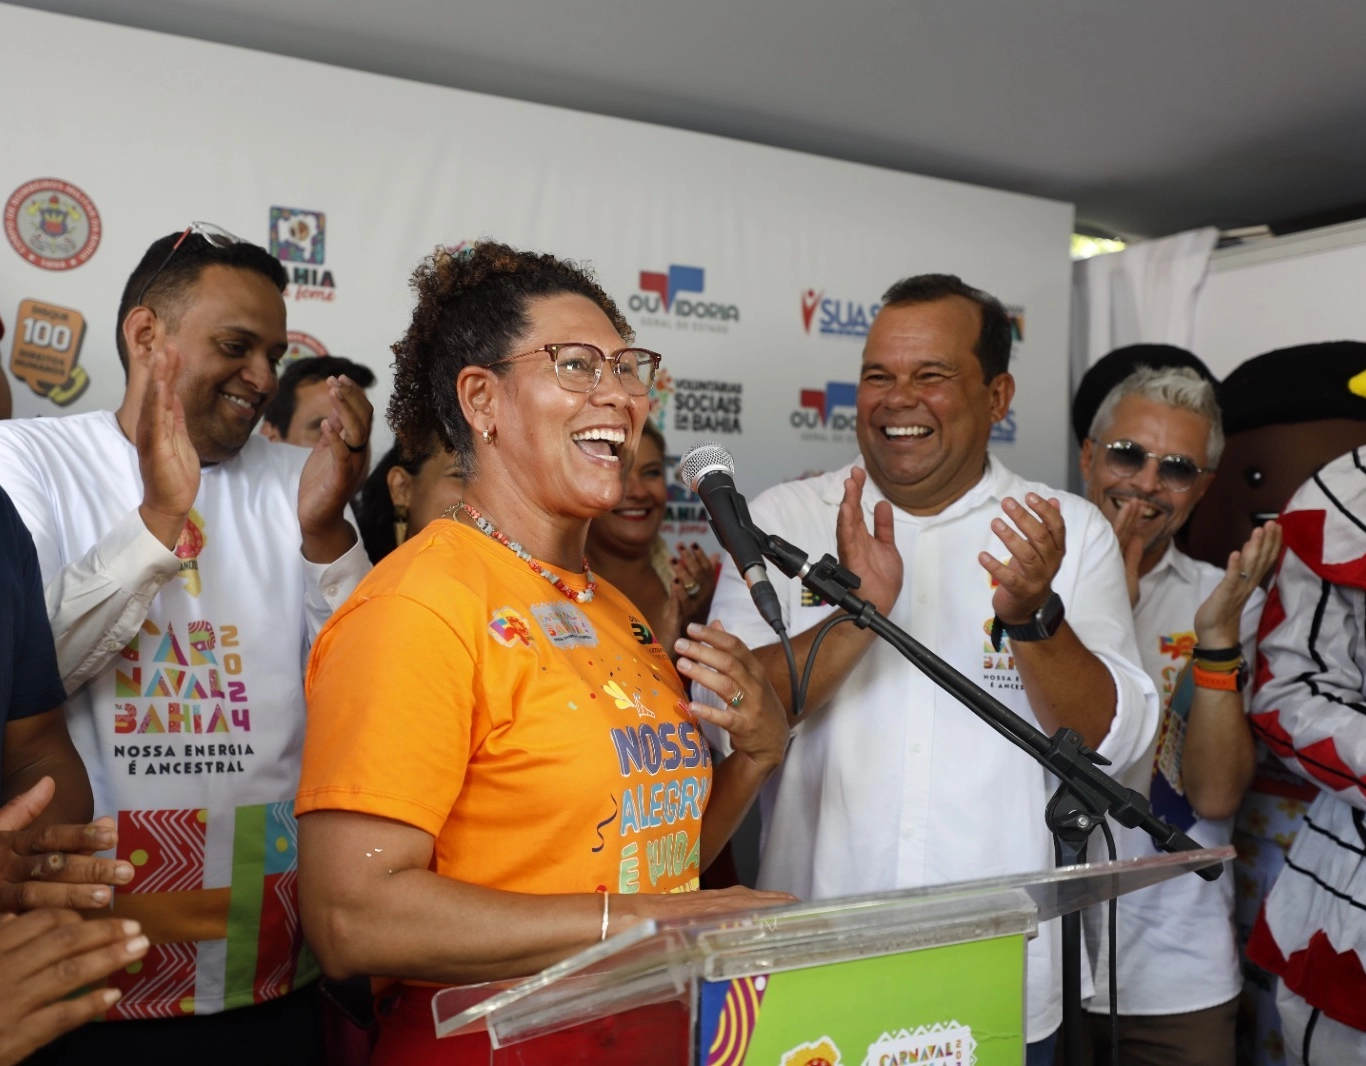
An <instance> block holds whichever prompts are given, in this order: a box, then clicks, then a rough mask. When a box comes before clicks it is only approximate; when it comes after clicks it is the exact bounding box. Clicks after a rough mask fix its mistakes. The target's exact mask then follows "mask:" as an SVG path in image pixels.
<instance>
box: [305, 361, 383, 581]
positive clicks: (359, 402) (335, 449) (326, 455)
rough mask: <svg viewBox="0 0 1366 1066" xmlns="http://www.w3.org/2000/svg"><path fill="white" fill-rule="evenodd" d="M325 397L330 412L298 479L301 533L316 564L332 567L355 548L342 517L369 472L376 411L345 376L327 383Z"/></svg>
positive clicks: (309, 554)
mask: <svg viewBox="0 0 1366 1066" xmlns="http://www.w3.org/2000/svg"><path fill="white" fill-rule="evenodd" d="M327 392H328V397H329V398H330V399H331V401H332V412H331V414H329V415H328V416H327V417H326V418H325V419H323V422H322V425H321V427H320V428H321V433H322V435H321V437H320V438H319V440H318V443H317V444H315V445H314V446H313V453H312V454H311V455H310V456H309V457H308V461H307V462H306V463H305V464H304V469H303V473H302V475H301V476H300V478H299V530H300V532H301V533H302V534H303V539H304V556H305V558H307V559H309V560H310V561H312V562H332V561H333V560H334V559H336V558H338V557H339V556H341V555H342V554H343V553H344V552H345V551H346V550H347V549H348V548H350V547H351V545H352V544H354V543H355V542H356V534H355V531H354V530H353V529H352V528H351V526H350V524H349V523H348V522H347V521H346V519H345V517H344V512H345V510H346V505H347V503H348V502H349V501H350V499H351V497H352V496H353V495H355V493H356V490H357V489H359V488H360V485H361V482H362V481H364V480H365V474H366V472H367V470H368V469H369V466H370V424H371V421H372V419H373V418H374V409H373V408H372V407H371V406H370V401H369V400H368V399H366V396H365V390H364V389H362V388H361V387H360V386H359V385H357V384H356V383H355V382H354V381H352V380H351V379H350V378H349V377H347V376H346V375H345V374H343V375H341V376H340V377H330V378H328V379H327Z"/></svg>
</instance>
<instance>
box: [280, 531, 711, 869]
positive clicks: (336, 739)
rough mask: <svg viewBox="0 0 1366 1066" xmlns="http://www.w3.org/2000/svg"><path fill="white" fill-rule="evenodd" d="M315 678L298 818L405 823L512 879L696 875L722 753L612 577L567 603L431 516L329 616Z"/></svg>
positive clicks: (453, 863) (441, 864) (576, 579)
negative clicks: (332, 813)
mask: <svg viewBox="0 0 1366 1066" xmlns="http://www.w3.org/2000/svg"><path fill="white" fill-rule="evenodd" d="M560 577H562V578H563V579H565V580H566V581H567V582H568V583H569V584H570V586H571V587H574V588H582V587H583V578H582V577H581V576H580V575H574V574H564V573H562V574H560ZM306 691H307V696H308V730H307V734H306V738H305V741H304V755H303V773H302V778H301V780H300V782H299V795H298V799H297V802H296V804H295V813H296V814H297V815H303V814H307V813H308V812H309V811H317V810H347V811H358V812H361V813H364V814H374V815H379V816H381V817H385V818H393V819H396V820H397V821H401V822H405V823H407V824H408V825H413V826H416V827H417V828H419V829H422V830H424V831H426V832H428V833H430V834H431V835H432V836H433V837H435V838H436V848H435V859H434V867H435V869H436V872H437V873H440V874H444V875H445V876H447V877H451V878H455V879H456V880H460V881H466V882H470V883H473V884H479V885H486V886H489V887H492V888H499V889H504V890H507V891H514V892H532V893H543V894H548V893H559V892H593V891H595V890H597V889H607V890H608V891H611V892H671V891H685V890H688V889H694V888H696V887H697V881H698V874H699V872H700V855H701V837H700V834H701V827H702V812H703V811H704V810H705V808H706V803H707V797H708V793H709V792H710V789H711V775H712V766H711V753H710V751H709V749H708V748H707V742H706V740H705V739H703V736H702V731H701V730H700V729H699V728H698V726H697V723H696V722H695V721H694V720H693V719H692V717H691V716H690V714H689V713H688V710H687V704H686V702H684V697H683V688H682V684H681V683H680V681H679V678H678V674H677V673H676V672H675V671H674V668H673V665H672V664H671V663H670V662H669V659H668V656H667V654H666V653H665V651H664V649H663V647H661V646H660V645H659V643H658V642H657V641H656V640H655V639H654V637H653V635H652V634H651V633H650V630H649V627H648V626H647V625H646V624H645V622H644V619H643V614H642V613H641V612H640V611H639V610H637V608H635V607H634V606H633V605H632V604H631V602H630V601H629V600H628V599H627V598H626V597H625V596H623V595H622V594H621V593H620V592H619V591H618V590H617V589H615V588H613V587H612V586H611V585H609V584H607V583H605V582H604V583H601V584H600V586H599V588H598V591H597V594H596V595H595V596H594V598H593V600H592V602H590V603H586V604H576V603H573V602H571V601H570V600H568V599H566V598H565V597H564V596H563V595H562V594H561V593H560V592H559V591H558V590H557V589H555V588H554V587H553V586H552V585H551V584H550V583H549V582H548V581H546V580H545V579H544V578H543V577H540V576H539V575H537V574H535V573H534V572H533V571H532V570H531V568H530V567H528V566H527V564H526V563H525V562H524V561H523V560H521V559H519V558H518V557H517V556H515V555H514V554H513V553H512V552H510V551H509V550H508V549H507V548H505V547H504V546H503V545H501V544H498V543H495V542H494V541H492V540H490V539H488V538H487V537H485V536H484V535H483V534H482V533H480V532H478V531H477V530H473V529H470V528H468V527H466V526H462V525H459V524H457V523H455V522H450V521H438V522H434V523H433V524H432V525H430V526H428V527H427V528H426V529H424V530H423V531H422V532H421V533H419V534H418V535H417V536H416V537H415V538H413V539H412V540H410V541H408V542H406V543H405V544H403V545H402V546H401V547H400V548H399V549H398V551H396V552H394V553H393V554H392V555H390V556H389V557H388V558H386V559H384V560H383V561H382V562H381V563H380V564H379V566H377V567H376V568H375V569H374V571H372V572H371V574H370V575H369V577H367V578H366V579H365V581H364V582H362V583H361V585H360V587H359V588H357V589H356V591H355V593H354V594H353V595H352V596H351V598H350V599H349V600H348V601H347V602H346V603H345V604H344V605H343V606H342V608H341V609H340V610H339V611H338V612H337V613H336V614H335V615H334V616H333V617H332V619H331V620H330V621H329V622H328V623H327V626H326V627H325V628H324V629H323V631H322V633H321V634H320V635H319V637H318V641H317V643H316V645H315V646H314V648H313V655H312V658H311V660H310V661H309V665H308V677H307V684H306Z"/></svg>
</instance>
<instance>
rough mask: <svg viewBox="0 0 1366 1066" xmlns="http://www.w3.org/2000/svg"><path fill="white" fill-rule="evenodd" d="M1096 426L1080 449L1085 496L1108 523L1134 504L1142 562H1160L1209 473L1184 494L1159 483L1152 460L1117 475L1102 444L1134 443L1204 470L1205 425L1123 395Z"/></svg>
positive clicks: (1194, 416) (1179, 411)
mask: <svg viewBox="0 0 1366 1066" xmlns="http://www.w3.org/2000/svg"><path fill="white" fill-rule="evenodd" d="M1096 428H1097V434H1096V435H1097V437H1098V439H1097V440H1091V439H1087V440H1086V441H1084V442H1083V443H1082V448H1081V471H1082V478H1083V479H1084V480H1085V482H1086V498H1087V499H1088V500H1090V501H1091V502H1092V503H1093V504H1095V505H1096V506H1097V507H1099V508H1100V510H1101V513H1102V514H1104V515H1105V517H1106V518H1107V519H1109V521H1110V522H1111V523H1114V522H1116V521H1117V520H1118V517H1119V514H1120V511H1121V510H1122V509H1123V508H1124V506H1125V505H1126V504H1127V503H1128V502H1129V501H1130V500H1137V501H1138V503H1139V505H1140V506H1141V508H1142V509H1141V510H1140V511H1139V514H1138V519H1137V521H1136V522H1135V524H1134V526H1133V532H1134V535H1136V536H1139V537H1141V538H1142V539H1143V556H1144V563H1145V564H1146V565H1147V566H1151V565H1152V564H1154V563H1156V562H1157V561H1158V560H1159V559H1160V558H1161V556H1162V553H1163V552H1165V551H1166V550H1167V544H1168V542H1169V541H1170V540H1171V538H1172V536H1173V535H1174V534H1175V533H1176V531H1177V530H1178V529H1180V528H1181V527H1182V526H1183V525H1184V524H1185V522H1186V519H1187V518H1189V517H1190V513H1191V511H1192V510H1194V508H1195V505H1196V504H1197V503H1199V502H1200V497H1201V496H1203V495H1204V494H1205V490H1206V489H1207V488H1208V487H1209V483H1210V475H1209V474H1204V473H1202V474H1201V475H1200V476H1199V477H1198V478H1197V480H1196V482H1195V484H1194V486H1192V487H1191V488H1190V489H1189V490H1188V491H1186V492H1173V491H1172V490H1171V489H1169V488H1166V487H1165V486H1164V485H1163V484H1162V481H1161V479H1160V477H1159V476H1158V460H1157V459H1156V458H1153V457H1149V458H1148V459H1147V461H1146V462H1145V463H1144V464H1143V467H1142V469H1141V470H1139V471H1138V472H1137V473H1136V474H1134V475H1133V476H1131V477H1122V476H1120V475H1119V474H1116V473H1115V472H1114V471H1113V470H1111V469H1110V466H1109V464H1108V463H1107V462H1106V450H1105V448H1106V445H1108V444H1112V443H1114V442H1115V441H1122V440H1127V441H1134V442H1136V443H1137V444H1138V445H1140V446H1141V447H1142V448H1143V449H1144V450H1145V451H1148V452H1151V453H1153V455H1155V456H1163V455H1184V456H1188V457H1190V458H1191V459H1192V460H1194V461H1195V464H1196V465H1197V466H1198V467H1201V468H1204V467H1205V466H1206V465H1207V459H1208V455H1209V451H1208V449H1209V422H1208V421H1207V420H1206V419H1205V417H1204V416H1203V415H1198V414H1196V413H1195V412H1193V411H1186V410H1182V409H1181V408H1178V407H1169V406H1168V405H1166V404H1164V403H1159V402H1157V401H1156V400H1149V399H1147V398H1146V397H1143V396H1125V397H1124V398H1123V399H1122V400H1120V401H1119V403H1118V404H1117V405H1116V406H1115V411H1114V415H1113V416H1112V417H1111V419H1110V424H1109V425H1107V426H1103V427H1101V426H1098V427H1096ZM1140 572H1144V571H1140Z"/></svg>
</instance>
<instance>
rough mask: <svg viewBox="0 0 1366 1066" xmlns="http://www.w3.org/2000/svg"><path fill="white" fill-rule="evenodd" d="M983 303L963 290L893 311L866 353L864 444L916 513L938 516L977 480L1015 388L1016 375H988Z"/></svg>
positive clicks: (877, 476) (891, 489) (867, 457)
mask: <svg viewBox="0 0 1366 1066" xmlns="http://www.w3.org/2000/svg"><path fill="white" fill-rule="evenodd" d="M981 331H982V315H981V311H980V310H979V309H978V307H977V305H976V304H974V303H973V302H972V301H971V300H968V299H966V298H964V297H962V296H948V297H945V298H943V299H940V300H933V301H930V302H927V303H916V304H906V305H902V306H891V307H884V308H883V309H882V310H881V311H879V312H878V315H877V317H876V318H875V319H873V325H872V328H871V329H869V331H868V341H867V344H866V345H865V346H864V349H863V367H862V370H861V372H860V376H859V385H858V399H857V403H858V424H857V429H858V441H859V449H860V451H862V453H863V458H864V462H865V463H866V464H867V466H868V473H869V476H870V477H872V479H873V481H874V482H875V483H876V484H877V486H878V488H880V489H881V490H882V492H883V495H885V496H886V497H887V498H888V499H889V500H891V501H892V502H893V503H894V504H896V505H897V506H898V507H902V508H904V509H905V510H907V511H910V512H911V513H912V514H935V513H937V512H938V511H941V510H943V509H944V508H945V507H947V506H948V505H949V504H950V503H952V502H953V501H954V500H956V499H958V498H959V497H960V496H962V495H963V494H964V493H965V492H967V491H968V489H970V488H971V487H972V486H973V485H975V484H976V483H977V482H978V481H979V480H980V479H981V477H982V473H983V470H984V469H985V464H986V453H987V442H988V440H989V439H990V438H991V427H992V424H993V423H995V422H998V421H1000V420H1001V419H1002V418H1004V417H1005V415H1006V412H1007V411H1008V410H1009V408H1010V401H1011V398H1012V397H1013V396H1014V394H1015V381H1014V379H1013V378H1012V377H1011V376H1010V375H1009V374H1008V373H1002V374H997V375H996V377H994V378H993V379H992V380H991V381H990V382H988V381H985V380H984V378H983V374H982V364H981V362H980V361H979V360H978V358H977V355H976V345H977V340H978V337H979V336H980V334H981Z"/></svg>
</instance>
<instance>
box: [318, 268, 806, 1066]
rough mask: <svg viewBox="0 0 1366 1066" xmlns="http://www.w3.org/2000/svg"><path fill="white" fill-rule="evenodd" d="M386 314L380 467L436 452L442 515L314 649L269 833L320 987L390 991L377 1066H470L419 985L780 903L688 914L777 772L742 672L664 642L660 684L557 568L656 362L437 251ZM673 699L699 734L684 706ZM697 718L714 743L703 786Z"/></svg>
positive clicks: (574, 545)
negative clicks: (450, 483)
mask: <svg viewBox="0 0 1366 1066" xmlns="http://www.w3.org/2000/svg"><path fill="white" fill-rule="evenodd" d="M413 288H414V289H415V291H416V294H417V308H416V310H415V311H414V313H413V318H412V322H411V324H410V326H409V328H408V331H407V333H406V335H405V336H404V338H403V339H402V340H401V341H399V343H397V344H396V345H395V346H394V352H395V355H396V362H395V375H394V394H393V398H392V400H391V401H390V405H389V421H390V424H391V426H392V427H393V429H394V432H395V434H396V436H397V437H398V439H399V441H400V442H401V443H403V444H405V445H408V446H422V445H425V444H426V443H427V442H429V441H430V440H431V438H432V436H433V434H435V436H436V438H437V439H438V440H439V441H440V442H441V444H442V445H443V446H445V447H449V448H450V449H451V450H452V451H453V452H454V453H455V454H456V455H457V456H458V457H459V458H460V460H461V463H462V469H464V470H465V471H466V472H467V481H466V485H465V495H464V499H463V500H462V501H461V502H460V503H459V504H457V505H456V506H454V507H452V508H451V509H450V511H449V512H448V519H449V520H438V521H436V522H433V523H431V524H430V525H428V526H427V527H426V528H425V529H423V530H422V531H421V532H420V533H419V534H417V535H416V536H414V537H412V538H410V539H409V540H408V541H407V542H406V543H404V544H403V545H401V546H400V547H399V549H398V550H397V551H395V552H394V553H393V554H391V555H389V556H388V557H387V558H385V559H384V560H383V561H382V562H381V563H380V564H379V565H378V566H377V567H376V568H375V570H374V571H373V572H372V573H371V574H370V576H369V577H368V578H367V579H366V580H365V581H364V582H363V583H362V584H361V586H360V587H359V588H358V589H357V590H356V592H355V594H354V595H353V596H352V597H351V599H350V600H349V601H348V602H347V603H346V604H345V605H344V606H343V607H342V608H341V609H340V610H339V611H338V612H337V614H336V615H334V616H333V618H332V620H331V621H330V622H329V623H328V625H327V627H326V628H325V629H324V630H323V632H322V634H321V635H320V636H319V638H318V641H317V644H316V645H315V647H314V650H313V655H312V658H311V660H310V663H309V668H308V678H307V688H308V701H309V712H308V716H309V719H308V732H307V737H306V740H305V744H304V755H303V773H302V780H301V783H300V786H299V795H298V802H297V807H296V811H297V813H298V814H299V816H300V817H299V887H300V899H301V909H302V917H303V922H304V928H305V932H306V934H307V937H308V940H309V943H310V945H311V947H312V948H313V951H314V953H315V954H316V955H317V956H318V959H319V961H320V962H321V964H322V967H323V970H324V971H325V972H326V973H328V974H329V975H330V976H333V977H350V976H355V975H360V974H365V975H373V976H378V977H392V978H397V979H398V980H399V982H400V984H399V985H398V986H397V995H396V998H397V1005H396V1006H394V1005H393V1004H392V1000H393V998H394V996H393V990H391V994H390V995H388V996H386V1002H385V1006H386V1007H389V1008H390V1009H389V1010H388V1012H387V1015H386V1013H385V1011H384V1010H381V1035H380V1040H379V1045H378V1047H377V1048H376V1052H375V1057H374V1060H373V1061H374V1062H375V1063H377V1064H386V1063H399V1062H404V1063H406V1062H424V1063H425V1062H455V1061H462V1060H463V1059H464V1057H465V1056H466V1055H469V1054H471V1053H473V1054H476V1055H477V1054H478V1050H477V1049H475V1048H471V1047H470V1046H469V1041H470V1040H471V1039H476V1040H484V1038H483V1037H482V1035H480V1036H478V1037H476V1038H468V1037H456V1038H451V1039H449V1040H443V1041H437V1040H436V1039H435V1037H434V1030H433V1023H432V1014H431V1006H430V1003H431V997H432V995H433V993H434V991H435V988H434V987H433V986H441V985H449V984H470V983H475V982H481V981H489V980H495V979H501V978H512V977H520V976H523V975H527V974H531V973H534V972H536V971H538V970H540V969H542V968H544V967H545V966H547V965H549V964H551V963H553V962H556V961H558V960H560V959H563V958H565V957H567V956H569V955H571V954H573V953H575V952H577V951H580V950H582V949H583V948H585V947H588V946H589V945H591V944H592V943H594V942H595V941H598V940H600V939H603V938H605V937H607V936H610V935H611V934H613V933H616V932H619V931H621V930H624V929H626V928H627V927H629V926H630V925H632V924H634V923H636V922H638V921H640V920H641V919H644V918H651V917H653V918H666V917H669V918H671V917H684V916H690V915H692V916H698V915H709V914H716V913H721V912H725V911H730V910H737V909H746V908H751V907H755V906H762V905H765V904H769V903H776V902H782V901H784V900H787V899H789V898H790V897H787V896H785V895H781V894H777V893H758V892H752V891H750V890H748V889H743V888H734V889H727V890H725V891H722V892H699V891H693V890H694V889H696V887H697V883H698V875H699V874H700V872H701V871H702V870H703V869H705V868H706V866H707V864H708V863H709V862H710V861H711V859H712V858H713V857H714V856H715V855H716V854H717V852H718V851H719V850H720V848H721V846H722V845H723V844H724V843H725V841H726V840H727V839H728V838H729V836H730V834H731V832H732V831H733V830H734V828H735V827H736V825H737V824H738V823H739V821H740V819H741V817H742V816H743V814H744V812H745V810H746V809H747V808H748V806H749V804H750V802H751V801H752V800H753V798H754V796H755V795H756V793H757V791H758V789H759V787H760V785H761V784H762V783H763V781H764V780H765V779H766V778H767V777H768V775H769V774H770V773H772V771H773V770H774V769H775V768H776V766H777V765H778V763H779V761H780V760H781V758H782V754H783V751H784V749H785V748H786V744H787V725H786V719H785V716H784V714H783V711H782V708H781V706H780V704H779V702H778V699H777V696H776V695H775V694H774V692H773V690H772V689H771V687H770V686H769V684H768V682H767V681H766V680H765V677H764V673H763V671H762V669H761V668H760V667H759V666H758V664H757V663H756V662H755V660H754V658H753V657H752V656H751V655H750V653H749V651H748V649H746V648H745V647H744V645H743V644H741V643H740V642H739V641H738V640H737V639H735V638H734V637H732V636H730V635H729V634H728V633H726V632H725V631H723V630H721V629H720V628H716V627H700V626H691V627H689V630H688V633H687V634H686V635H685V636H684V638H683V639H682V640H680V642H679V645H678V648H677V651H678V656H679V657H678V666H677V669H678V672H677V673H676V672H675V669H674V667H673V666H672V665H671V664H670V662H669V656H668V655H667V653H666V650H665V649H664V648H662V647H661V646H660V645H659V644H658V643H657V642H655V641H654V639H653V637H652V636H651V635H650V632H649V629H648V628H647V627H645V626H636V627H634V628H633V623H639V622H641V621H642V620H643V616H642V613H641V612H640V611H639V609H637V608H636V607H635V606H634V605H633V604H632V603H631V602H630V601H629V600H628V599H626V598H625V597H624V596H623V595H622V594H621V593H620V592H618V591H617V590H616V589H614V588H613V587H612V586H611V585H609V584H607V583H605V582H600V581H599V580H598V579H597V578H595V577H594V575H593V572H592V570H591V568H590V565H589V561H588V559H587V558H585V557H584V545H585V543H586V538H587V534H588V525H589V522H590V521H591V519H593V518H594V517H595V516H597V515H600V514H602V513H604V512H605V511H608V510H610V509H611V508H613V507H615V506H617V504H618V502H619V501H620V499H621V496H622V492H623V484H624V479H625V472H626V471H627V470H628V469H629V468H630V464H631V462H632V460H633V458H634V454H635V449H636V447H637V445H638V443H639V441H640V435H641V427H642V424H643V422H644V420H645V417H646V414H647V411H648V405H649V398H648V393H649V389H650V386H651V384H652V383H653V381H654V375H655V372H656V370H657V369H658V365H659V358H660V357H659V356H658V355H657V354H655V353H654V352H650V351H646V350H645V349H642V348H638V347H633V346H631V339H632V334H631V331H630V328H629V327H628V326H627V324H626V322H625V320H624V319H623V318H622V316H621V313H620V312H619V311H618V310H617V307H616V305H615V304H614V303H613V302H612V300H611V299H610V298H609V297H608V296H607V295H606V294H605V293H604V292H603V291H602V290H601V289H600V288H599V287H598V285H597V284H596V283H595V282H594V281H593V279H592V277H591V275H590V274H588V273H587V272H586V271H584V270H581V269H579V268H578V267H576V266H575V265H574V264H572V263H569V262H566V261H563V260H559V259H556V258H554V257H552V256H548V255H535V254H531V253H527V252H519V251H515V250H513V249H511V248H508V247H506V246H504V245H500V244H494V243H480V244H476V245H474V246H473V248H471V249H469V250H466V251H464V252H462V253H459V254H455V255H451V254H448V253H446V252H445V251H440V250H438V252H437V253H436V254H435V255H433V256H432V257H431V258H429V259H428V260H426V261H425V262H424V263H423V264H422V265H421V266H420V267H419V268H418V270H417V272H416V274H415V275H414V278H413ZM679 673H681V674H682V675H683V676H685V677H687V678H689V679H690V680H692V681H693V682H694V683H696V684H700V685H702V686H704V687H706V688H708V689H710V690H711V691H713V692H715V693H716V694H717V695H718V696H720V697H721V699H722V700H723V701H725V702H726V707H725V709H724V710H721V711H716V710H713V709H712V708H710V707H708V706H706V705H704V704H700V703H689V702H687V701H686V699H685V697H684V695H683V686H682V683H681V682H680V680H679V676H678V675H679ZM699 719H703V720H706V721H709V722H712V723H714V724H716V725H718V726H720V727H722V728H724V729H726V730H728V731H729V732H730V735H731V738H732V742H733V744H734V748H735V752H736V754H735V755H734V756H732V757H731V758H728V759H726V761H725V762H724V763H723V764H721V765H720V766H717V767H713V766H712V762H711V756H710V752H709V750H708V748H707V744H706V741H705V740H704V739H703V737H702V732H701V729H700V728H699V725H698V721H699ZM483 1046H484V1048H485V1050H484V1054H485V1055H487V1050H486V1049H487V1043H486V1042H485V1043H484V1045H483ZM485 1061H487V1060H485Z"/></svg>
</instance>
